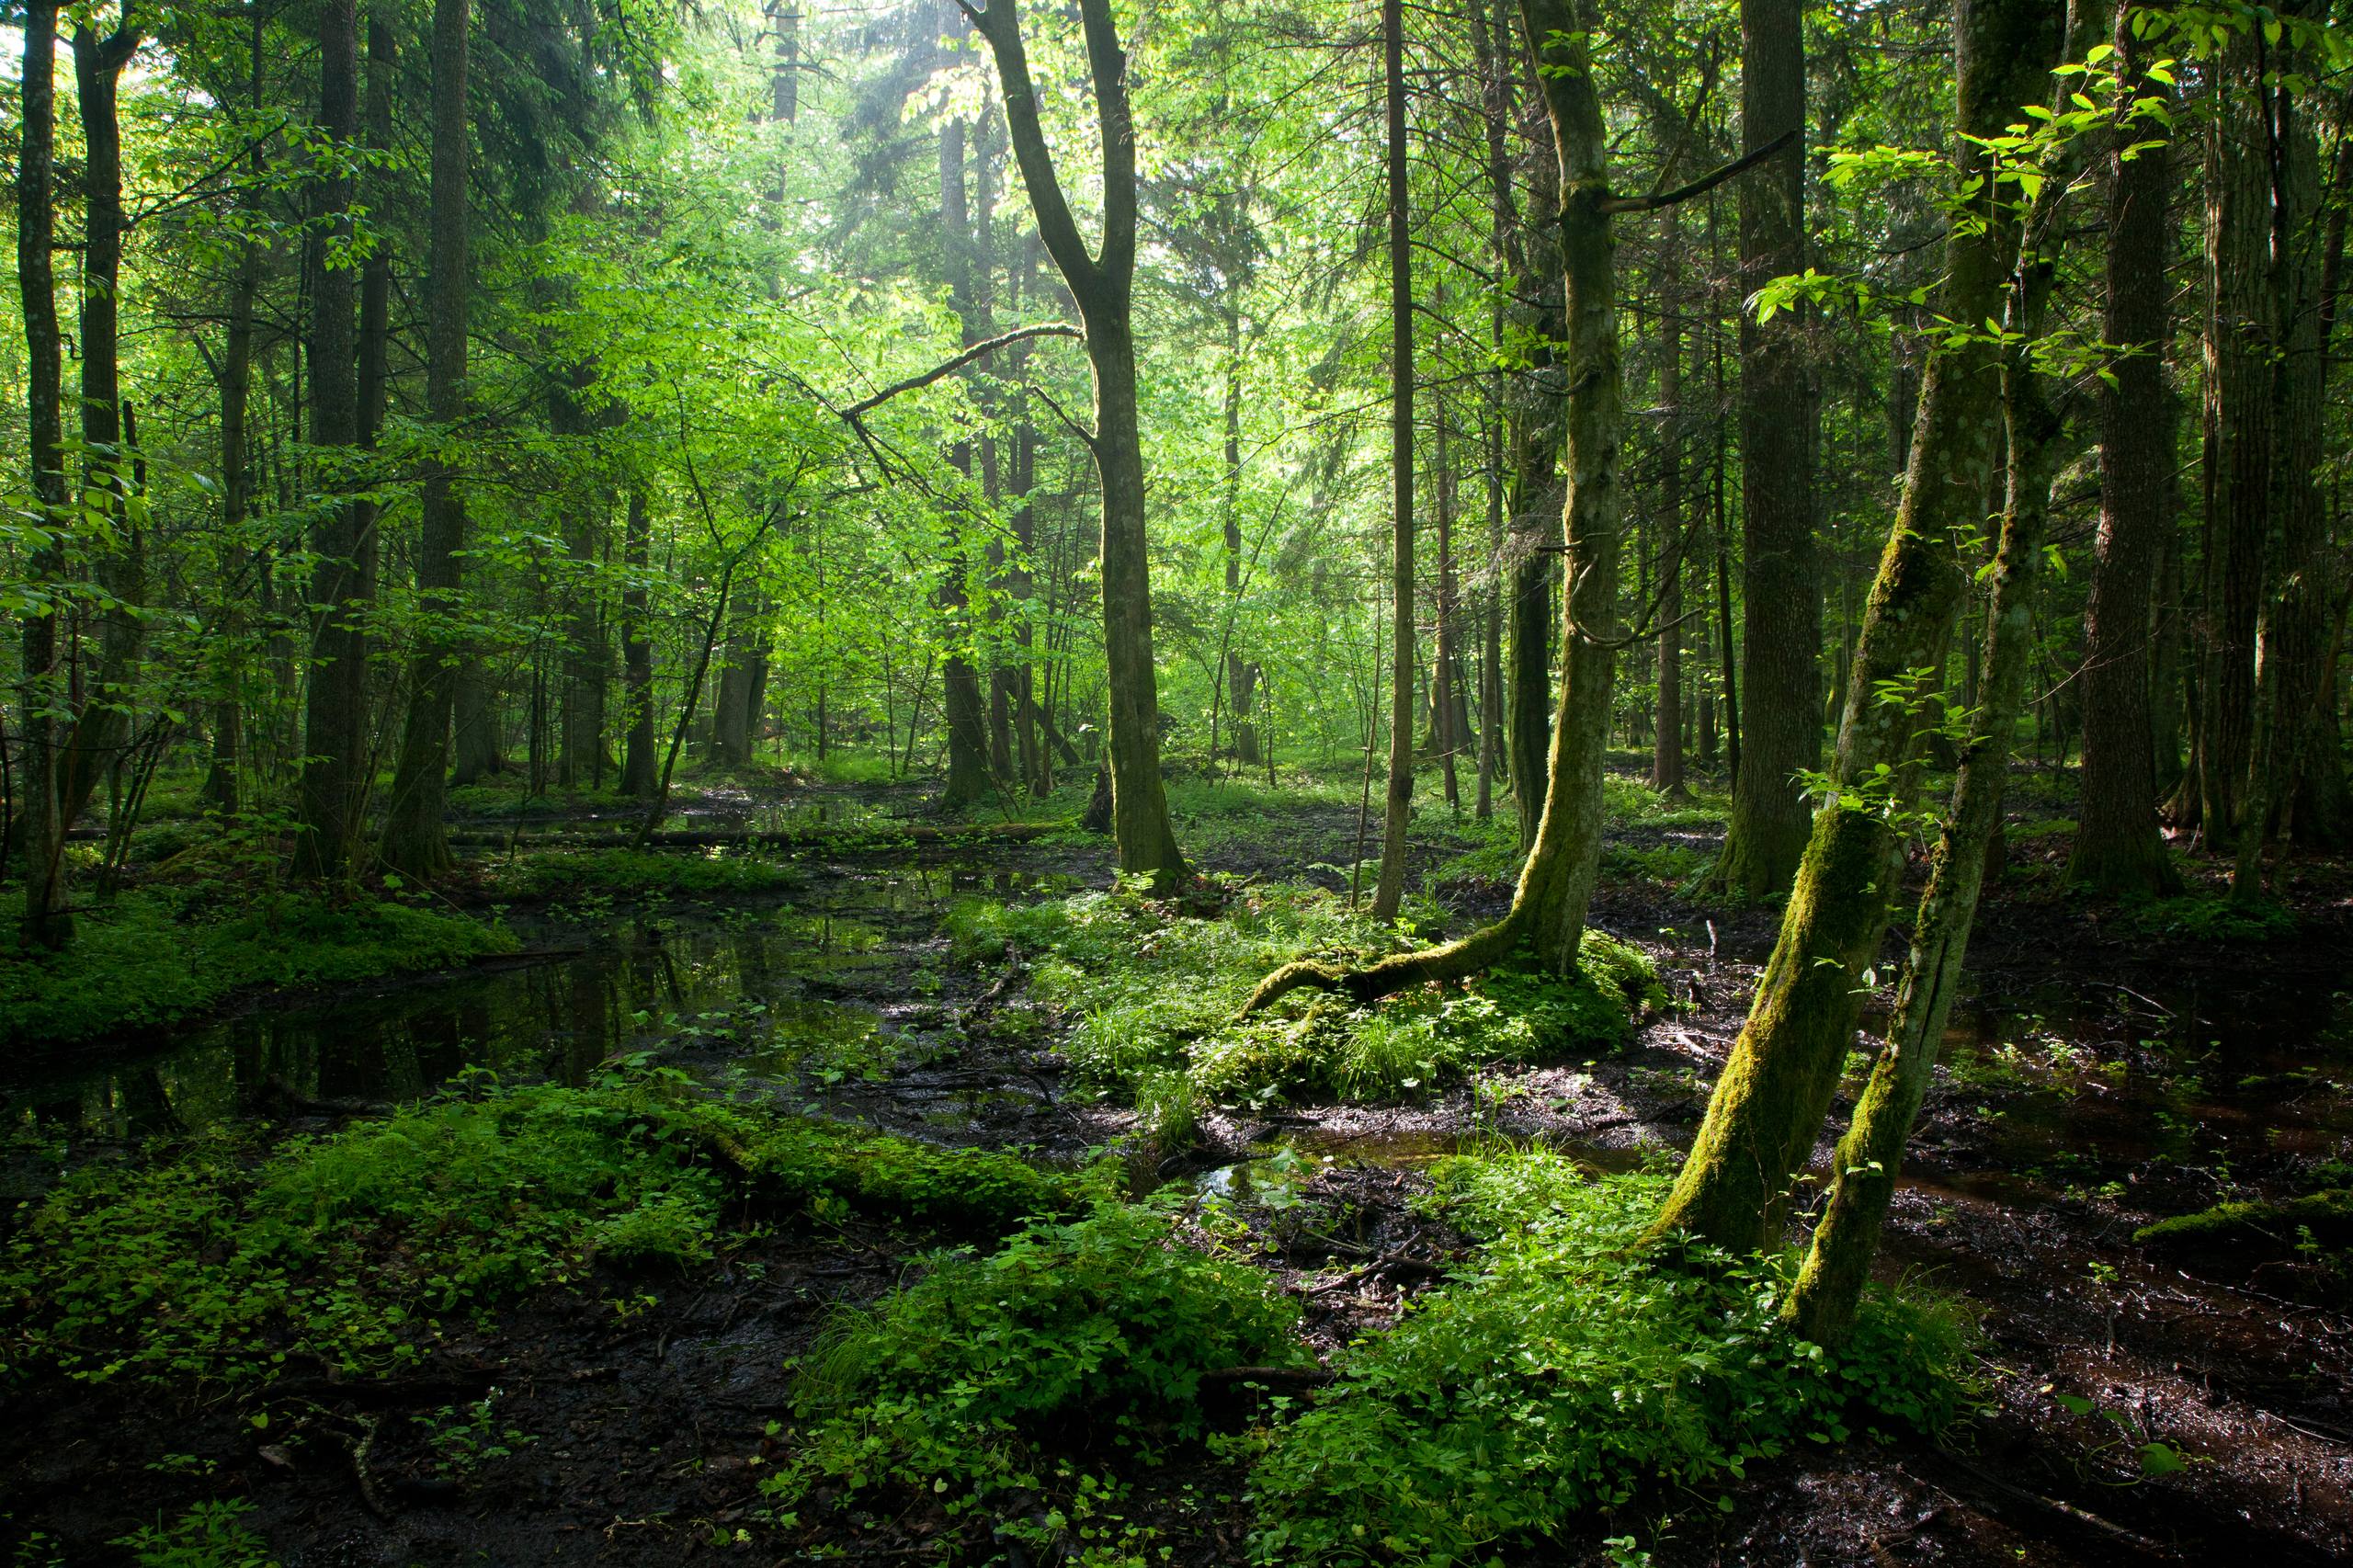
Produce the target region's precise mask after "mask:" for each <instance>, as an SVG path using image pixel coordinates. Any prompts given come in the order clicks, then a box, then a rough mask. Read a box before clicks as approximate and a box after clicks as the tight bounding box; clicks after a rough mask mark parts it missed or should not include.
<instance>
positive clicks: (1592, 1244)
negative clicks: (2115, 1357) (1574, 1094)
mask: <svg viewBox="0 0 2353 1568" xmlns="http://www.w3.org/2000/svg"><path fill="white" fill-rule="evenodd" d="M1438 1177H1439V1190H1438V1197H1437V1202H1438V1205H1439V1206H1440V1207H1441V1208H1443V1209H1444V1210H1445V1211H1446V1212H1447V1214H1448V1215H1449V1218H1450V1219H1452V1220H1453V1221H1454V1222H1455V1223H1457V1224H1458V1225H1461V1227H1463V1228H1464V1229H1466V1230H1468V1231H1470V1232H1472V1233H1474V1234H1476V1235H1479V1236H1481V1237H1482V1238H1483V1240H1484V1241H1485V1243H1486V1251H1485V1256H1484V1261H1483V1267H1482V1268H1481V1270H1480V1272H1479V1274H1478V1275H1477V1277H1476V1278H1470V1279H1466V1280H1464V1281H1462V1282H1461V1283H1458V1284H1455V1285H1451V1286H1449V1287H1447V1288H1445V1289H1443V1290H1439V1291H1438V1292H1436V1293H1435V1294H1434V1295H1432V1296H1431V1297H1429V1298H1427V1304H1425V1305H1424V1306H1422V1307H1421V1308H1419V1309H1418V1310H1416V1311H1415V1312H1413V1313H1412V1314H1411V1315H1410V1316H1408V1317H1407V1318H1406V1319H1405V1321H1404V1323H1403V1324H1401V1325H1400V1326H1399V1327H1398V1328H1397V1329H1396V1330H1395V1331H1394V1332H1392V1333H1390V1334H1387V1335H1381V1336H1380V1337H1378V1338H1376V1339H1373V1340H1371V1341H1370V1342H1369V1343H1368V1344H1366V1345H1365V1346H1363V1347H1362V1348H1361V1349H1360V1350H1359V1351H1358V1353H1357V1354H1356V1355H1355V1356H1354V1358H1352V1359H1351V1360H1350V1361H1349V1362H1348V1363H1347V1365H1346V1367H1345V1368H1344V1369H1343V1371H1344V1375H1343V1377H1342V1379H1341V1381H1339V1383H1337V1384H1336V1386H1335V1387H1334V1388H1333V1389H1332V1390H1331V1391H1329V1392H1327V1394H1326V1395H1325V1396H1324V1399H1322V1400H1321V1401H1320V1402H1319V1403H1317V1404H1316V1405H1315V1407H1314V1408H1313V1409H1312V1410H1310V1411H1309V1412H1308V1413H1307V1414H1306V1415H1302V1417H1300V1418H1299V1419H1298V1420H1297V1421H1296V1422H1294V1423H1292V1424H1291V1425H1290V1426H1289V1427H1287V1428H1285V1429H1284V1430H1282V1431H1281V1432H1280V1433H1279V1436H1278V1437H1277V1439H1276V1441H1275V1443H1274V1446H1273V1447H1272V1449H1270V1451H1269V1452H1268V1453H1267V1455H1266V1457H1265V1458H1264V1459H1263V1460H1261V1461H1260V1462H1259V1464H1258V1466H1257V1469H1256V1474H1255V1477H1254V1489H1255V1491H1256V1494H1257V1495H1258V1497H1259V1498H1260V1499H1261V1500H1262V1502H1263V1504H1264V1505H1265V1507H1266V1509H1267V1515H1268V1522H1267V1525H1266V1527H1265V1528H1264V1530H1263V1531H1262V1534H1261V1536H1260V1539H1259V1541H1258V1543H1257V1544H1258V1551H1259V1560H1260V1561H1263V1562H1283V1563H1308V1562H1386V1561H1392V1560H1393V1561H1407V1562H1428V1563H1455V1562H1487V1561H1489V1560H1490V1559H1491V1557H1492V1556H1493V1555H1494V1554H1495V1551H1496V1550H1497V1549H1498V1548H1499V1547H1504V1546H1506V1545H1511V1544H1518V1545H1523V1546H1524V1545H1528V1544H1531V1543H1534V1542H1537V1541H1540V1540H1545V1539H1548V1538H1550V1537H1552V1536H1554V1535H1556V1534H1558V1533H1559V1532H1560V1531H1562V1530H1563V1528H1567V1527H1569V1526H1571V1525H1573V1524H1574V1523H1575V1522H1576V1521H1578V1520H1579V1519H1580V1518H1590V1517H1592V1516H1594V1515H1595V1514H1597V1513H1599V1512H1603V1511H1607V1510H1609V1509H1612V1508H1615V1507H1618V1506H1620V1505H1623V1504H1626V1503H1628V1502H1630V1501H1632V1500H1634V1499H1635V1498H1636V1497H1637V1496H1638V1495H1640V1494H1643V1493H1644V1492H1645V1491H1646V1490H1647V1489H1649V1488H1652V1487H1654V1486H1656V1485H1659V1484H1662V1483H1663V1484H1665V1485H1668V1486H1676V1487H1684V1488H1696V1487H1704V1486H1706V1485H1708V1484H1709V1483H1711V1482H1717V1481H1720V1480H1722V1479H1723V1478H1725V1477H1727V1476H1734V1477H1736V1476H1738V1475H1739V1474H1740V1473H1741V1471H1742V1468H1743V1466H1744V1465H1745V1464H1746V1463H1747V1462H1748V1461H1749V1460H1753V1459H1758V1458H1763V1457H1767V1456H1769V1455H1772V1454H1775V1453H1778V1452H1779V1451H1780V1450H1781V1449H1784V1448H1785V1447H1787V1446H1789V1445H1790V1444H1792V1443H1795V1442H1800V1441H1815V1442H1836V1441H1843V1440H1844V1439H1845V1438H1846V1437H1847V1435H1848V1433H1849V1430H1850V1428H1851V1427H1853V1426H1858V1425H1860V1426H1866V1427H1869V1426H1882V1425H1883V1426H1921V1427H1934V1426H1938V1425H1939V1424H1940V1423H1942V1422H1944V1421H1946V1420H1948V1419H1949V1418H1950V1417H1951V1416H1952V1415H1954V1414H1955V1413H1956V1411H1957V1409H1958V1408H1959V1405H1960V1403H1961V1397H1962V1393H1963V1385H1962V1383H1961V1380H1960V1374H1961V1367H1962V1365H1963V1364H1964V1361H1965V1358H1966V1350H1967V1346H1968V1330H1967V1324H1966V1323H1965V1321H1964V1320H1963V1319H1962V1318H1961V1316H1960V1315H1959V1314H1958V1312H1956V1311H1955V1310H1954V1309H1953V1308H1952V1307H1951V1306H1950V1305H1949V1304H1946V1303H1940V1302H1933V1301H1919V1300H1902V1301H1899V1300H1895V1299H1892V1298H1888V1297H1885V1296H1875V1297H1874V1298H1873V1300H1872V1301H1870V1303H1869V1305H1868V1307H1867V1310H1866V1312H1865V1314H1864V1317H1863V1321H1862V1323H1861V1325H1860V1326H1859V1330H1858V1332H1857V1335H1856V1337H1855V1339H1854V1341H1853V1343H1852V1344H1851V1345H1850V1346H1848V1347H1847V1350H1846V1351H1845V1352H1844V1353H1843V1354H1841V1355H1838V1356H1835V1357H1834V1356H1831V1355H1829V1354H1827V1353H1825V1352H1824V1350H1823V1349H1822V1348H1821V1347H1820V1346H1813V1345H1810V1344H1807V1343H1805V1342H1803V1341H1801V1340H1799V1339H1797V1338H1796V1337H1795V1336H1794V1335H1792V1334H1791V1333H1790V1331H1789V1330H1788V1329H1787V1328H1785V1327H1784V1326H1783V1325H1782V1324H1781V1323H1780V1321H1779V1316H1778V1308H1779V1301H1780V1296H1781V1290H1782V1284H1783V1278H1784V1274H1785V1269H1786V1260H1774V1261H1771V1262H1759V1261H1756V1260H1749V1261H1748V1262H1746V1263H1742V1262H1738V1261H1736V1260H1733V1259H1731V1258H1729V1257H1711V1258H1705V1259H1699V1260H1696V1261H1698V1262H1699V1263H1701V1264H1702V1265H1703V1266H1704V1267H1697V1268H1694V1267H1688V1265H1689V1264H1690V1263H1691V1262H1693V1261H1695V1260H1692V1259H1688V1258H1684V1257H1680V1256H1678V1257H1676V1258H1673V1259H1662V1258H1660V1257H1658V1256H1656V1255H1655V1254H1654V1253H1653V1252H1649V1251H1646V1250H1644V1249H1643V1248H1641V1247H1640V1245H1639V1242H1640V1237H1641V1235H1642V1233H1643V1228H1644V1227H1645V1226H1646V1225H1648V1224H1649V1222H1650V1221H1651V1219H1652V1217H1653V1216H1654V1214H1655V1213H1656V1212H1657V1209H1658V1203H1659V1200H1660V1199H1661V1198H1662V1197H1663V1196H1664V1192H1665V1186H1666V1178H1665V1177H1663V1176H1620V1177H1613V1178H1609V1179H1607V1180H1600V1181H1596V1180H1590V1179H1588V1178H1587V1177H1586V1176H1584V1175H1583V1174H1581V1173H1580V1172H1579V1171H1578V1169H1577V1168H1576V1167H1575V1166H1574V1165H1572V1164H1571V1163H1569V1162H1568V1161H1567V1160H1565V1159H1563V1158H1562V1157H1561V1156H1559V1155H1556V1154H1551V1153H1541V1152H1535V1153H1511V1154H1506V1155H1502V1156H1497V1157H1492V1158H1488V1157H1482V1158H1463V1159H1457V1160H1453V1161H1449V1162H1447V1163H1445V1164H1443V1165H1441V1166H1440V1167H1439V1168H1438Z"/></svg>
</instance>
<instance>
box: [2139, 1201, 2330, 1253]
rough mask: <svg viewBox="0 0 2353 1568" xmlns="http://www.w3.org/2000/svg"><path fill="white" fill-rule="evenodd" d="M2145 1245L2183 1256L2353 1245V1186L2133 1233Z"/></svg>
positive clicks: (2201, 1214) (2185, 1217) (2220, 1210)
mask: <svg viewBox="0 0 2353 1568" xmlns="http://www.w3.org/2000/svg"><path fill="white" fill-rule="evenodd" d="M2132 1239H2133V1240H2134V1241H2136V1242H2138V1243H2140V1244H2142V1245H2143V1246H2151V1247H2162V1248H2165V1249H2168V1250H2172V1251H2178V1252H2217V1251H2225V1250H2246V1251H2250V1252H2256V1253H2267V1254H2268V1253H2269V1252H2273V1251H2277V1250H2279V1249H2282V1248H2290V1249H2292V1248H2295V1247H2297V1246H2298V1245H2299V1244H2309V1245H2317V1246H2321V1247H2343V1246H2353V1187H2327V1188H2324V1189H2323V1190H2321V1191H2319V1192H2312V1193H2306V1194H2304V1195H2303V1196H2302V1197H2301V1198H2289V1199H2278V1200H2276V1201H2246V1202H2237V1203H2218V1204H2216V1205H2214V1207H2212V1208H2211V1209H2201V1210H2199V1211H2198V1212H2197V1213H2195V1214H2177V1215H2175V1216H2174V1217H2173V1218H2171V1219H2169V1220H2160V1221H2157V1222H2156V1223H2155V1224H2154V1225H2143V1226H2142V1227H2141V1228H2140V1229H2139V1230H2137V1231H2135V1232H2133V1233H2132Z"/></svg>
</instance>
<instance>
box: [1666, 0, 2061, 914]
mask: <svg viewBox="0 0 2353 1568" xmlns="http://www.w3.org/2000/svg"><path fill="white" fill-rule="evenodd" d="M1801 12H1802V6H1801V5H1800V0H1741V6H1740V37H1741V89H1740V91H1741V109H1740V126H1741V129H1740V134H1741V143H1742V145H1743V147H1744V148H1745V149H1746V150H1748V151H1750V152H1755V151H1756V150H1758V149H1761V148H1762V147H1764V146H1765V145H1767V144H1768V142H1771V141H1772V140H1773V138H1775V137H1777V136H1780V135H1784V134H1786V133H1787V132H1789V131H1792V130H1796V129H1798V128H1800V127H1802V125H1804V123H1805V33H1804V28H1803V24H1802V17H1801ZM2016 107H2017V106H2015V105H2013V106H2012V108H2016ZM1804 268H1805V146H1804V138H1803V137H1802V136H1801V137H1799V138H1797V139H1795V140H1793V141H1791V142H1790V144H1789V146H1787V147H1786V148H1784V149H1782V150H1781V151H1780V152H1779V153H1777V154H1775V155H1774V156H1773V157H1772V158H1771V159H1770V160H1769V161H1768V163H1767V165H1766V167H1765V168H1764V169H1763V170H1760V171H1759V173H1758V174H1757V175H1756V176H1751V177H1750V178H1748V179H1746V180H1744V181H1743V182H1742V183H1741V187H1740V290H1741V297H1742V299H1744V300H1745V299H1747V298H1748V297H1749V296H1750V295H1753V294H1754V293H1755V292H1756V290H1758V289H1759V288H1761V287H1762V286H1763V285H1764V284H1765V283H1766V282H1767V281H1768V279H1770V278H1778V277H1783V276H1786V275H1788V274H1790V273H1794V272H1802V271H1803V270H1804ZM1969 319H1971V320H1978V319H1982V318H1979V317H1972V318H1969ZM1804 335H1805V318H1804V315H1803V313H1802V312H1796V311H1789V312H1782V313H1780V314H1779V315H1777V316H1775V317H1774V319H1773V320H1771V321H1769V322H1760V321H1758V320H1757V319H1756V312H1753V311H1750V310H1747V309H1745V308H1744V309H1743V310H1742V312H1741V315H1740V506H1741V512H1740V515H1741V636H1740V649H1741V664H1742V669H1741V679H1740V687H1741V732H1740V770H1739V775H1738V777H1737V778H1735V779H1734V780H1733V794H1732V817H1731V821H1730V822H1729V823H1728V824H1726V827H1725V830H1724V844H1723V850H1722V853H1721V854H1720V855H1719V856H1718V858H1717V861H1716V868H1715V871H1714V876H1713V880H1714V881H1715V883H1716V885H1717V886H1719V887H1721V888H1722V890H1723V892H1726V893H1728V894H1730V895H1732V896H1733V897H1736V898H1745V899H1763V898H1768V897H1771V896H1772V895H1774V894H1776V893H1779V892H1787V891H1788V889H1789V887H1790V880H1791V879H1792V878H1793V877H1794V876H1795V875H1796V873H1797V868H1798V860H1799V858H1801V857H1802V855H1803V854H1804V853H1805V849H1806V835H1807V832H1808V829H1809V826H1810V824H1811V821H1812V814H1813V813H1812V812H1811V811H1810V810H1809V809H1808V807H1807V804H1806V801H1805V797H1804V795H1803V793H1802V791H1801V790H1800V788H1799V785H1798V783H1797V781H1796V775H1797V774H1799V773H1801V772H1803V771H1808V770H1811V769H1812V768H1813V767H1815V766H1816V765H1818V764H1819V763H1820V762H1821V760H1822V717H1821V716H1822V681H1821V648H1822V582H1821V566H1820V563H1819V561H1818V558H1817V552H1816V551H1815V548H1814V540H1813V505H1814V495H1813V438H1812V431H1813V417H1812V414H1811V410H1810V404H1811V403H1812V401H1813V388H1812V386H1811V385H1810V381H1811V379H1812V377H1811V373H1810V371H1809V369H1808V368H1807V365H1806V362H1805V347H1804Z"/></svg>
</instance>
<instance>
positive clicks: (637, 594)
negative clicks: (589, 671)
mask: <svg viewBox="0 0 2353 1568" xmlns="http://www.w3.org/2000/svg"><path fill="white" fill-rule="evenodd" d="M653 543H654V525H653V521H652V519H651V518H650V517H647V515H646V510H645V493H644V492H643V491H642V490H640V489H639V488H638V487H637V486H635V485H631V487H630V492H629V511H628V513H627V517H626V521H625V522H624V523H623V524H622V533H621V567H622V570H623V571H624V572H625V573H626V574H627V576H626V577H625V578H624V579H623V582H622V587H621V691H622V696H621V702H622V706H623V712H622V715H621V793H622V794H624V795H627V796H629V797H630V798H631V799H632V800H642V799H644V798H645V797H646V796H648V795H651V794H652V793H654V626H653V621H652V619H651V618H650V617H649V616H648V615H647V613H646V594H647V585H648V581H649V578H650V577H651V574H652V572H653V566H652V560H651V557H652V551H653Z"/></svg>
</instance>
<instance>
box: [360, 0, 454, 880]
mask: <svg viewBox="0 0 2353 1568" xmlns="http://www.w3.org/2000/svg"><path fill="white" fill-rule="evenodd" d="M468 9H469V6H468V0H434V4H433V151H432V195H431V198H430V201H431V213H430V218H429V225H430V238H429V240H428V242H427V243H428V245H429V250H428V253H427V256H426V339H425V360H426V363H425V410H426V418H428V419H430V420H431V421H432V422H433V424H434V426H435V427H436V428H437V429H438V430H439V431H441V432H442V433H443V438H444V439H447V438H448V436H449V432H451V431H453V430H454V429H455V428H456V426H458V424H459V422H460V420H462V419H463V418H464V417H465V412H466V306H467V302H468V301H467V296H468V290H469V264H468V249H469V239H470V235H469V232H468V226H467V206H466V180H467V161H468V157H469V154H470V153H471V150H472V142H471V136H472V132H471V131H469V129H468V126H469V124H470V121H469V119H468V117H467V114H466V66H467V59H466V54H467V48H466V46H467V41H468V40H467V27H468V20H469V18H468ZM423 479H424V483H423V486H422V491H423V494H422V499H421V502H420V510H421V513H422V516H421V517H420V520H419V525H418V539H417V557H416V598H417V610H418V628H417V640H416V652H415V656H414V657H413V658H412V659H411V661H410V664H409V691H408V712H407V714H406V716H405V717H404V720H403V722H402V726H401V750H400V760H399V763H398V764H397V766H396V767H395V768H394V770H393V775H392V800H391V801H390V802H389V804H388V806H387V812H386V818H385V823H384V839H383V846H382V853H383V857H384V863H385V864H386V865H388V866H390V867H392V869H394V870H396V871H398V872H400V873H401V874H403V875H404V876H408V877H416V878H423V879H426V880H431V879H434V878H437V877H439V876H442V875H444V874H445V873H447V871H448V870H449V839H448V837H447V835H445V834H444V833H443V831H442V827H441V815H442V812H443V811H444V809H445V808H446V806H447V803H448V798H449V796H448V786H447V784H446V782H445V781H446V779H447V778H448V776H449V719H450V710H451V706H452V702H453V699H454V694H455V690H456V685H457V678H458V669H459V666H460V664H461V663H462V662H463V660H464V658H465V646H464V642H463V640H462V639H461V638H460V636H459V635H458V634H457V626H456V619H457V615H458V609H459V600H460V594H461V593H462V591H463V589H464V560H463V556H462V553H461V552H462V551H464V549H465V544H466V508H465V498H464V497H463V496H462V495H461V494H459V491H458V476H457V474H456V472H454V471H453V469H452V466H451V465H450V464H449V463H448V462H447V461H445V460H442V459H441V458H439V457H438V456H435V457H430V458H427V459H426V462H425V472H424V475H423Z"/></svg>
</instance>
